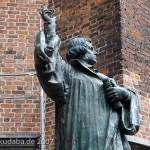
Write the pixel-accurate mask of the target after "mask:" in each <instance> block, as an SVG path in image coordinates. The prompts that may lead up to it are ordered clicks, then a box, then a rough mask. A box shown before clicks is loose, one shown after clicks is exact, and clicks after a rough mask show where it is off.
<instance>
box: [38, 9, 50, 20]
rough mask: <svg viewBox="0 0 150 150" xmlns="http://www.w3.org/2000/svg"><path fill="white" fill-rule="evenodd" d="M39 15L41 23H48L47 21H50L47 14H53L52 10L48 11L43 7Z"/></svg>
mask: <svg viewBox="0 0 150 150" xmlns="http://www.w3.org/2000/svg"><path fill="white" fill-rule="evenodd" d="M39 13H40V15H41V17H42V19H43V21H44V22H48V21H50V20H51V17H50V16H49V14H52V13H53V10H51V9H48V8H47V7H45V6H44V7H43V8H42V10H41V12H39Z"/></svg>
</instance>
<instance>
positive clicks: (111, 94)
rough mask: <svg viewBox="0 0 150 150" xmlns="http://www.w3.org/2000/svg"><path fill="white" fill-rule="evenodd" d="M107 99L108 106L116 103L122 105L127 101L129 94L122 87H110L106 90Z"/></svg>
mask: <svg viewBox="0 0 150 150" xmlns="http://www.w3.org/2000/svg"><path fill="white" fill-rule="evenodd" d="M106 94H107V99H108V100H109V102H110V104H112V105H115V104H116V103H118V102H121V103H122V104H123V103H124V102H125V101H127V100H129V97H130V92H129V91H128V90H127V89H125V88H123V87H119V86H116V87H110V88H108V89H107V90H106Z"/></svg>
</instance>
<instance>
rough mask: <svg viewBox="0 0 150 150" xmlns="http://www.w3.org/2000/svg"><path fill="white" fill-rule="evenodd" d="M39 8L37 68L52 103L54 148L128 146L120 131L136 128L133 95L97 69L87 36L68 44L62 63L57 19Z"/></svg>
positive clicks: (131, 132) (127, 149) (103, 149)
mask: <svg viewBox="0 0 150 150" xmlns="http://www.w3.org/2000/svg"><path fill="white" fill-rule="evenodd" d="M49 13H51V11H49V10H48V9H47V8H46V7H44V8H43V9H42V11H41V16H42V18H43V20H44V22H45V23H44V31H40V32H39V33H38V35H37V38H36V46H35V68H36V71H37V75H38V78H39V81H40V83H41V85H42V87H43V89H44V91H45V92H46V94H47V95H48V96H49V97H50V98H52V99H53V100H54V101H55V103H56V140H55V141H56V143H55V149H56V150H130V146H129V144H128V141H127V140H126V138H125V135H124V134H129V135H134V134H135V133H137V131H138V129H139V104H138V98H137V96H136V94H135V93H134V92H133V91H131V90H129V89H125V88H123V87H119V86H117V85H116V83H115V81H114V80H113V79H110V78H109V77H107V76H105V75H103V74H101V73H98V72H97V71H96V70H95V69H94V68H93V65H94V64H95V63H96V55H97V53H96V51H95V50H94V47H93V46H92V44H91V40H90V39H88V38H75V39H73V40H72V41H71V42H70V43H69V44H68V53H67V60H68V63H66V62H65V61H64V60H62V58H61V56H60V55H59V53H58V51H59V49H60V45H61V40H60V38H59V37H58V35H57V34H56V32H55V29H56V23H55V17H50V16H49V15H48V14H49Z"/></svg>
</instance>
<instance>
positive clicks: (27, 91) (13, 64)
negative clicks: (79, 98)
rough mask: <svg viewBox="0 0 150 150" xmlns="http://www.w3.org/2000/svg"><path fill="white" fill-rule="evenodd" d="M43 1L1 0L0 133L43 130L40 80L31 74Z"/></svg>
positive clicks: (45, 1) (45, 0)
mask: <svg viewBox="0 0 150 150" xmlns="http://www.w3.org/2000/svg"><path fill="white" fill-rule="evenodd" d="M43 4H47V0H44V1H41V0H0V74H1V76H0V134H17V133H24V134H27V133H39V131H40V128H39V126H40V120H39V97H38V80H37V78H36V76H34V75H33V76H32V75H31V76H30V75H28V73H31V72H34V60H33V52H34V38H35V35H36V33H37V31H38V24H39V21H38V20H39V16H38V9H39V8H41V5H43ZM9 74H10V75H9ZM13 74H15V75H16V74H17V75H18V74H20V75H18V76H13ZM6 75H7V76H6ZM32 81H33V82H32ZM32 84H33V85H32ZM32 88H33V89H32ZM23 96H25V98H22V97H23ZM29 96H32V97H29Z"/></svg>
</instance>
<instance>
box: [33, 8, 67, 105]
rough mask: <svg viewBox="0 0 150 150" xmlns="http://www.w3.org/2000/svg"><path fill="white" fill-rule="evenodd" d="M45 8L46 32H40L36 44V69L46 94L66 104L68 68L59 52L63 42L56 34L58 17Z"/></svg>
mask: <svg viewBox="0 0 150 150" xmlns="http://www.w3.org/2000/svg"><path fill="white" fill-rule="evenodd" d="M51 13H52V10H49V9H47V8H46V7H45V6H44V7H43V8H42V11H41V12H40V15H41V17H42V19H43V21H44V31H42V30H41V31H39V33H38V34H37V37H36V43H35V53H34V57H35V68H36V71H37V76H38V78H39V81H40V84H41V85H42V87H43V89H44V91H45V92H46V94H47V95H48V96H49V97H50V98H52V99H53V100H54V101H56V102H58V103H65V98H64V85H63V71H64V68H65V66H66V64H65V62H64V61H63V60H62V58H61V57H60V55H59V53H58V50H59V48H60V45H61V40H60V38H59V37H58V35H57V34H56V17H51V16H49V14H51Z"/></svg>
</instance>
